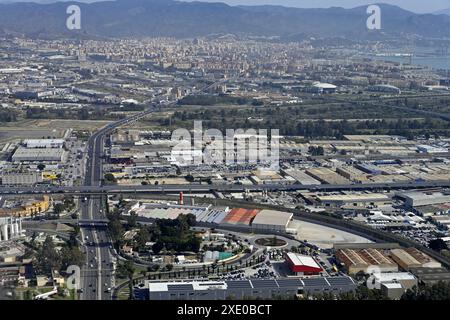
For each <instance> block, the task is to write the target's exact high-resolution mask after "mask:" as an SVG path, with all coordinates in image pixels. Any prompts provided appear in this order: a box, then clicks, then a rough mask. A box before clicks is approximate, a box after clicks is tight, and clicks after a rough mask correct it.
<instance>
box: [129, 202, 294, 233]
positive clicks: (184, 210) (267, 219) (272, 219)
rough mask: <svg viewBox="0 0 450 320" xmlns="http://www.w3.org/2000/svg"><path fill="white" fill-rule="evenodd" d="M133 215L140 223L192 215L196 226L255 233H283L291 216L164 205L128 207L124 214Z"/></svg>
mask: <svg viewBox="0 0 450 320" xmlns="http://www.w3.org/2000/svg"><path fill="white" fill-rule="evenodd" d="M132 212H133V213H135V214H137V215H138V217H140V218H143V219H172V220H173V219H176V218H177V217H178V216H179V215H181V214H184V215H187V214H192V215H194V216H195V217H196V221H197V222H198V223H200V225H204V226H207V225H209V224H210V225H211V226H218V225H219V226H221V227H225V228H226V227H232V228H235V227H237V228H247V229H254V230H259V231H275V232H286V231H287V229H288V228H289V223H290V222H291V221H292V218H293V214H292V213H290V212H282V211H275V210H265V209H264V210H261V209H244V208H232V209H230V208H228V207H216V206H212V205H208V206H192V205H182V204H168V203H145V202H142V201H139V202H137V203H135V204H134V205H132V206H131V207H130V209H129V211H128V214H131V213H132Z"/></svg>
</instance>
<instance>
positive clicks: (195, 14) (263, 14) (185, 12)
mask: <svg viewBox="0 0 450 320" xmlns="http://www.w3.org/2000/svg"><path fill="white" fill-rule="evenodd" d="M69 4H77V5H78V6H80V8H81V13H82V19H81V21H82V30H80V31H77V32H73V31H69V30H67V29H66V27H65V24H66V19H67V17H68V15H67V14H66V8H67V6H68V5H69ZM379 5H380V7H381V8H382V30H380V31H375V32H374V31H370V30H368V29H367V28H366V20H367V18H368V14H367V13H366V9H367V6H360V7H356V8H352V9H344V8H339V7H333V8H326V9H324V8H320V9H304V8H289V7H283V6H271V5H265V6H229V5H227V4H224V3H220V2H215V3H211V2H200V1H195V2H181V1H173V0H167V1H165V0H117V1H101V2H94V3H90V4H87V3H80V2H75V1H69V2H56V3H50V4H36V3H29V2H18V3H12V4H1V3H0V30H3V32H4V33H8V32H12V33H19V34H23V35H27V36H35V37H40V36H49V37H51V36H55V37H57V36H70V35H73V34H76V33H78V34H82V35H91V36H99V37H116V38H120V37H156V36H161V37H175V38H192V37H200V36H207V35H210V34H221V33H224V34H228V33H231V34H245V35H253V36H270V37H274V36H275V37H292V36H293V35H296V34H306V35H309V36H313V37H344V38H348V39H364V38H368V37H369V38H370V37H373V36H374V34H376V36H379V37H383V36H386V35H390V36H394V35H396V36H399V35H405V34H414V35H418V36H421V37H449V38H450V16H445V15H432V14H415V13H413V12H410V11H407V10H404V9H401V8H400V7H396V6H392V5H388V4H379Z"/></svg>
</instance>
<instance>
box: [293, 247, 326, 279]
mask: <svg viewBox="0 0 450 320" xmlns="http://www.w3.org/2000/svg"><path fill="white" fill-rule="evenodd" d="M285 259H286V263H287V264H288V265H289V268H290V269H291V271H292V272H293V273H295V274H297V275H314V274H319V273H320V272H322V271H323V269H322V268H321V267H320V266H319V265H318V264H317V262H316V261H315V260H314V259H313V258H312V257H310V256H304V255H300V254H296V253H292V252H289V253H287V254H286V256H285Z"/></svg>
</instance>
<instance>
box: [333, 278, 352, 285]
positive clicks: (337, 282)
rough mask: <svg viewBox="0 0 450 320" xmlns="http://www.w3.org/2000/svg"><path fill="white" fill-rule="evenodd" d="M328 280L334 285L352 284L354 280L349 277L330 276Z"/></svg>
mask: <svg viewBox="0 0 450 320" xmlns="http://www.w3.org/2000/svg"><path fill="white" fill-rule="evenodd" d="M327 281H328V282H329V283H330V285H332V286H340V285H352V284H353V282H352V280H351V279H350V278H348V277H328V278H327Z"/></svg>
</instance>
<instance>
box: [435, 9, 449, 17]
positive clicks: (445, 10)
mask: <svg viewBox="0 0 450 320" xmlns="http://www.w3.org/2000/svg"><path fill="white" fill-rule="evenodd" d="M435 14H446V15H449V16H450V8H448V9H444V10H440V11H437V12H435Z"/></svg>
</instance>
